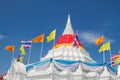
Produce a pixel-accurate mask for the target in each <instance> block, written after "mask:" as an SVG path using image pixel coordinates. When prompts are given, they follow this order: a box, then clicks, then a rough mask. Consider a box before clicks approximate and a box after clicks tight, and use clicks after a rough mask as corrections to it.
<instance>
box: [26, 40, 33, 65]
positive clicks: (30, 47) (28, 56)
mask: <svg viewBox="0 0 120 80" xmlns="http://www.w3.org/2000/svg"><path fill="white" fill-rule="evenodd" d="M31 48H32V42H31V47H30V50H29V55H28V62H27V64H29V62H30V56H31Z"/></svg>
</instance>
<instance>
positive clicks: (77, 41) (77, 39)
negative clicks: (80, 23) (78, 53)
mask: <svg viewBox="0 0 120 80" xmlns="http://www.w3.org/2000/svg"><path fill="white" fill-rule="evenodd" d="M75 39H76V40H75V42H76V44H77V47H79V46H81V47H83V45H82V44H81V42H80V40H79V38H78V31H77V32H76V38H75Z"/></svg>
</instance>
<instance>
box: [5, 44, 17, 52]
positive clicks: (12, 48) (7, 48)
mask: <svg viewBox="0 0 120 80" xmlns="http://www.w3.org/2000/svg"><path fill="white" fill-rule="evenodd" d="M14 49H15V46H14V45H11V46H6V47H5V50H7V51H11V52H14Z"/></svg>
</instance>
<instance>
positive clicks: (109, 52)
mask: <svg viewBox="0 0 120 80" xmlns="http://www.w3.org/2000/svg"><path fill="white" fill-rule="evenodd" d="M109 53H110V61H111V62H112V60H111V57H112V53H111V46H110V50H109Z"/></svg>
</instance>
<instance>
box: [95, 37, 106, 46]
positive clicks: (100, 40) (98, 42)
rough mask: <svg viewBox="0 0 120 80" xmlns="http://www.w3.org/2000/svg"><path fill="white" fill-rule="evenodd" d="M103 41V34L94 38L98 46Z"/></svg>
mask: <svg viewBox="0 0 120 80" xmlns="http://www.w3.org/2000/svg"><path fill="white" fill-rule="evenodd" d="M103 42H104V36H101V37H99V38H97V39H96V40H95V44H96V45H97V46H98V45H100V44H102V43H103Z"/></svg>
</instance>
